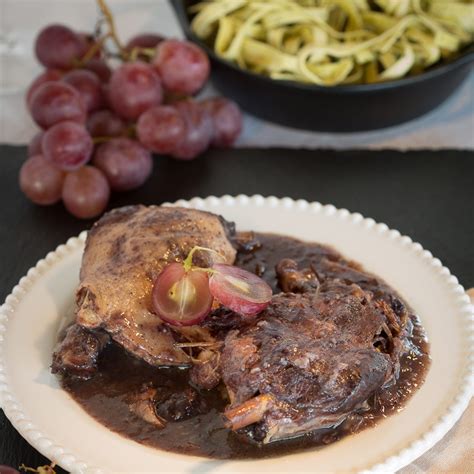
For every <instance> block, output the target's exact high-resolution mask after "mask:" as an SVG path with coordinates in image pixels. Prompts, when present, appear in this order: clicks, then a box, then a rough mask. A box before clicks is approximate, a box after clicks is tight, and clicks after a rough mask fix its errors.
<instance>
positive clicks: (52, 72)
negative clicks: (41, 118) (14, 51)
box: [26, 69, 62, 110]
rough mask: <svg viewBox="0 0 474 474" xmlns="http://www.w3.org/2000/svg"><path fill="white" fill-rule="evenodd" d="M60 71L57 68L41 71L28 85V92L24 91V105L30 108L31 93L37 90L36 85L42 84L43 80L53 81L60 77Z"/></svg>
mask: <svg viewBox="0 0 474 474" xmlns="http://www.w3.org/2000/svg"><path fill="white" fill-rule="evenodd" d="M61 76H62V73H61V71H58V70H57V69H48V70H47V71H44V72H43V73H41V74H40V75H39V76H38V77H37V78H36V79H35V80H34V81H33V82H32V83H31V85H30V87H29V88H28V92H27V93H26V105H27V106H28V109H30V110H31V99H32V98H33V94H34V93H35V92H36V91H37V89H38V87H39V86H41V85H42V84H44V83H45V82H54V81H59V80H60V79H61Z"/></svg>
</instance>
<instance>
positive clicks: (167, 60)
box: [152, 39, 210, 94]
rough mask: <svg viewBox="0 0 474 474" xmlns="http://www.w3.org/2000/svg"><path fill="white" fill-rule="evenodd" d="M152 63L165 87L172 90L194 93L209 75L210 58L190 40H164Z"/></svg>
mask: <svg viewBox="0 0 474 474" xmlns="http://www.w3.org/2000/svg"><path fill="white" fill-rule="evenodd" d="M152 64H153V66H154V67H155V68H156V70H157V71H158V73H159V75H160V77H161V80H162V81H163V87H164V88H165V89H166V90H168V91H171V92H177V93H180V94H194V93H196V92H197V91H199V89H201V88H202V86H203V85H204V83H205V82H206V80H207V78H208V77H209V71H210V63H209V58H208V57H207V55H206V53H205V52H204V51H203V50H202V49H201V48H200V47H199V46H196V45H195V44H193V43H191V42H189V41H180V40H176V39H170V40H164V41H162V42H161V43H160V44H159V45H158V47H157V50H156V56H155V57H154V58H153V60H152Z"/></svg>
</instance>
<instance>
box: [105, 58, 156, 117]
mask: <svg viewBox="0 0 474 474" xmlns="http://www.w3.org/2000/svg"><path fill="white" fill-rule="evenodd" d="M162 98H163V92H162V88H161V81H160V77H159V76H158V74H157V73H156V72H155V71H154V70H153V68H152V67H151V66H149V65H148V64H145V63H143V62H141V61H136V62H132V63H127V64H123V65H122V66H119V67H118V68H117V69H116V70H115V71H114V72H113V74H112V77H111V78H110V82H109V90H108V99H109V103H110V105H111V107H112V109H113V110H114V112H115V113H116V114H118V115H120V116H121V117H123V118H126V119H131V120H134V119H137V118H138V117H139V116H140V114H142V113H143V112H145V110H147V109H149V108H150V107H153V106H154V105H159V104H161V100H162Z"/></svg>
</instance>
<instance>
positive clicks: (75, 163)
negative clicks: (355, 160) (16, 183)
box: [20, 25, 242, 218]
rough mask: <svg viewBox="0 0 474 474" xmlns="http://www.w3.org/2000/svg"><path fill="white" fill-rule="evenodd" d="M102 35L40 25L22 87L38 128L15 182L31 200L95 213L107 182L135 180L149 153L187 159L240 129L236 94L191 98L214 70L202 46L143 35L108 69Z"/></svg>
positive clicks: (224, 142) (226, 141) (144, 170)
mask: <svg viewBox="0 0 474 474" xmlns="http://www.w3.org/2000/svg"><path fill="white" fill-rule="evenodd" d="M103 39H104V38H97V37H96V38H94V37H93V36H92V35H87V34H83V33H79V32H75V31H73V30H71V29H70V28H68V27H66V26H62V25H51V26H48V27H46V28H45V29H43V30H42V31H41V32H40V33H39V35H38V37H37V39H36V44H35V52H36V56H37V58H38V60H39V62H40V63H41V64H42V65H43V66H45V68H46V70H45V71H44V72H43V73H42V74H41V75H40V76H38V77H37V78H36V79H35V80H34V81H33V83H32V84H31V86H30V88H29V90H28V92H27V96H26V103H27V107H28V109H29V111H30V113H31V116H32V117H33V119H34V121H35V122H36V123H37V124H38V125H39V126H40V127H41V128H42V131H40V132H39V133H38V134H37V135H36V136H35V137H34V138H33V140H32V141H31V143H30V145H29V149H28V154H29V158H28V160H27V161H26V162H25V163H24V165H23V167H22V168H21V171H20V187H21V189H22V191H23V192H24V193H25V194H26V195H27V196H28V198H29V199H31V200H32V201H33V202H35V203H37V204H41V205H49V204H54V203H56V202H58V201H60V200H61V199H62V201H63V203H64V205H65V207H66V208H67V209H68V211H69V212H70V213H71V214H73V215H75V216H77V217H79V218H92V217H95V216H97V215H99V214H101V213H102V212H103V211H104V209H105V208H106V206H107V203H108V200H109V196H110V192H111V190H114V191H127V190H131V189H134V188H137V187H139V186H141V185H142V184H143V183H144V181H145V180H146V179H147V178H148V177H149V176H150V174H151V171H152V167H153V162H152V156H151V153H152V152H155V153H159V154H168V155H171V156H173V157H175V158H177V159H182V160H189V159H192V158H194V157H196V156H198V155H199V154H200V153H202V152H203V151H205V150H206V149H207V148H208V147H209V146H210V145H213V146H218V147H226V146H230V145H232V143H233V142H234V141H235V139H236V138H237V137H238V135H239V133H240V131H241V128H242V116H241V113H240V110H239V108H238V107H237V106H236V105H235V104H234V103H233V102H232V101H230V100H228V99H224V98H221V97H218V98H212V99H207V100H202V101H197V100H195V99H193V98H192V96H193V95H194V94H196V93H197V92H198V91H199V90H200V89H201V88H202V87H203V85H204V83H205V82H206V80H207V79H208V77H209V71H210V65H209V59H208V57H207V56H206V54H205V53H204V51H203V50H202V49H201V48H199V47H198V46H196V45H194V44H193V43H190V42H187V41H180V40H175V39H163V38H162V37H160V36H158V35H154V34H142V35H139V36H136V37H134V38H132V39H131V40H130V41H129V42H128V43H127V45H125V46H124V47H121V46H120V45H119V56H120V59H121V63H120V65H119V66H118V67H117V68H116V69H115V70H112V69H111V68H110V65H109V64H108V62H107V61H106V56H107V55H108V53H107V51H106V50H105V47H104V43H105V42H104V41H103Z"/></svg>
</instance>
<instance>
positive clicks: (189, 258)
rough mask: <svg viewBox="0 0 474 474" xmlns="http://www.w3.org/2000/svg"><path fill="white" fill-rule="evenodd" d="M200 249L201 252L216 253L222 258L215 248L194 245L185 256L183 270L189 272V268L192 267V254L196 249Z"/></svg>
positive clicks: (205, 269)
mask: <svg viewBox="0 0 474 474" xmlns="http://www.w3.org/2000/svg"><path fill="white" fill-rule="evenodd" d="M198 250H201V251H202V252H209V253H212V254H214V255H218V256H219V257H220V258H221V259H223V257H222V255H221V254H220V253H219V252H216V251H215V250H212V249H208V248H207V247H200V246H199V245H196V246H195V247H193V248H192V249H191V251H190V252H189V253H188V256H187V257H186V260H184V262H183V266H184V270H185V271H187V272H189V270H191V268H193V256H194V254H195V253H196V252H197V251H198ZM193 270H198V271H205V272H207V273H214V272H215V270H212V269H211V268H199V267H198V268H193Z"/></svg>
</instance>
